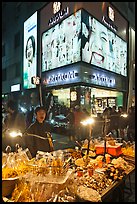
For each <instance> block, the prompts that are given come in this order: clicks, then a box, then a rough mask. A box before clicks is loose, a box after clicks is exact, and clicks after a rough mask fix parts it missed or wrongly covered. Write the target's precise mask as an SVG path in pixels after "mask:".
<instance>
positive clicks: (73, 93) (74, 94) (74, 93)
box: [70, 91, 77, 101]
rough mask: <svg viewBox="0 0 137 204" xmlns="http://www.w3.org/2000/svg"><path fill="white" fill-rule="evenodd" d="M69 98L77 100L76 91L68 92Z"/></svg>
mask: <svg viewBox="0 0 137 204" xmlns="http://www.w3.org/2000/svg"><path fill="white" fill-rule="evenodd" d="M70 100H71V101H76V100H77V92H76V91H72V92H71V93H70Z"/></svg>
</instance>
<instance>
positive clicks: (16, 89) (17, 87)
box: [11, 84, 20, 92]
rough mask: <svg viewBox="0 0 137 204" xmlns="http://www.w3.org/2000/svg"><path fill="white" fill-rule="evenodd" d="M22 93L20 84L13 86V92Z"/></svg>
mask: <svg viewBox="0 0 137 204" xmlns="http://www.w3.org/2000/svg"><path fill="white" fill-rule="evenodd" d="M14 91H20V84H16V85H12V86H11V92H14Z"/></svg>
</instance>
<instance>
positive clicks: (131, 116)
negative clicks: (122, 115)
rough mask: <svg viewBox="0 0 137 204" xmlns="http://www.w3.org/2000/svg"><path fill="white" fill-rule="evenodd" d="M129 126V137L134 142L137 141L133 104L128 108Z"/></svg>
mask: <svg viewBox="0 0 137 204" xmlns="http://www.w3.org/2000/svg"><path fill="white" fill-rule="evenodd" d="M127 126H128V129H127V138H128V140H129V141H131V142H133V141H135V107H133V106H131V107H129V109H128V117H127Z"/></svg>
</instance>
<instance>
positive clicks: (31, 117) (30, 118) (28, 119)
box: [26, 107, 34, 128]
mask: <svg viewBox="0 0 137 204" xmlns="http://www.w3.org/2000/svg"><path fill="white" fill-rule="evenodd" d="M33 122H34V108H33V107H32V108H31V110H28V111H27V113H26V127H27V128H28V127H29V126H30V125H31V124H32V123H33Z"/></svg>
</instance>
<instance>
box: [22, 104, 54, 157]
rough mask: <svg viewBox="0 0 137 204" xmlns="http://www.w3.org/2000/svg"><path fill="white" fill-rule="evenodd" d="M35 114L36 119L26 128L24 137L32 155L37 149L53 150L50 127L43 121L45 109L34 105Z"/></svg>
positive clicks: (33, 155)
mask: <svg viewBox="0 0 137 204" xmlns="http://www.w3.org/2000/svg"><path fill="white" fill-rule="evenodd" d="M35 115H36V120H35V122H34V123H32V124H31V125H30V126H29V127H28V128H27V130H26V136H25V137H24V139H25V145H26V147H28V148H29V150H30V152H31V154H32V157H35V156H36V153H37V151H44V152H51V151H53V143H52V137H51V134H50V127H49V125H48V124H46V122H45V118H46V109H45V108H44V107H43V106H38V107H36V109H35ZM31 134H32V135H31ZM37 136H38V137H37ZM39 136H41V137H43V138H44V139H41V138H39Z"/></svg>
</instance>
